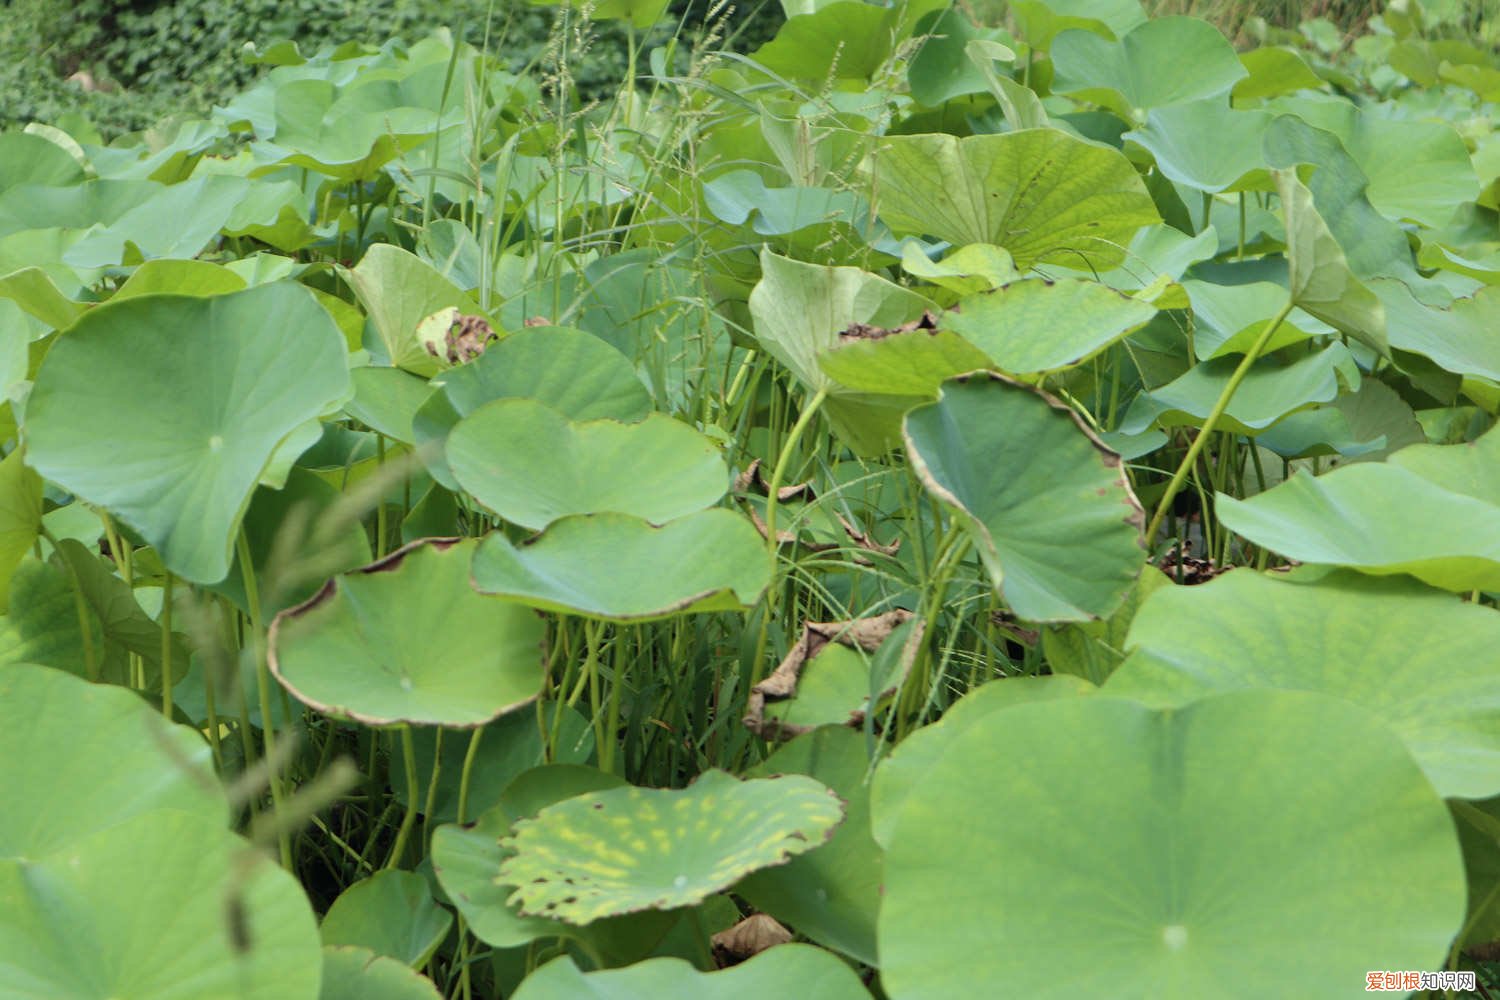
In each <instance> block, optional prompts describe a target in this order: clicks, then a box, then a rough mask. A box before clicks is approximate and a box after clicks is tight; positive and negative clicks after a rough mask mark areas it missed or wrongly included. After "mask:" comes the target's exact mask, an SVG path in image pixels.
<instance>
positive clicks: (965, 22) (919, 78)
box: [906, 7, 1015, 107]
mask: <svg viewBox="0 0 1500 1000" xmlns="http://www.w3.org/2000/svg"><path fill="white" fill-rule="evenodd" d="M915 34H916V36H917V37H918V38H923V36H926V37H925V38H923V41H922V47H921V48H920V49H918V50H917V53H916V55H914V56H912V58H911V62H909V63H908V64H907V67H906V79H907V83H908V84H909V85H910V87H911V96H912V98H913V99H914V100H915V101H916V102H917V103H918V104H925V105H927V106H928V107H936V106H937V105H939V104H942V103H943V102H944V101H946V100H948V99H949V98H952V97H962V96H963V95H965V94H982V93H984V92H985V91H986V90H988V89H989V82H988V81H987V80H986V79H985V75H984V74H983V73H982V72H981V70H980V68H979V66H978V65H977V64H976V63H974V62H973V61H971V60H970V59H969V58H968V54H967V47H968V44H969V43H970V42H971V41H976V40H983V41H991V42H994V43H996V44H999V43H1000V39H1002V38H1005V37H1006V36H1005V34H1004V32H1002V31H999V30H997V29H994V28H980V27H976V26H975V24H974V23H973V22H972V21H971V20H969V18H968V16H967V15H965V14H964V13H963V12H962V11H959V10H957V9H955V8H951V7H950V8H947V9H945V10H938V11H934V12H932V13H931V14H928V15H926V16H924V17H923V18H922V20H921V21H919V22H918V23H917V28H916V32H915ZM1011 59H1012V60H1014V59H1015V53H1014V52H1012V53H1011ZM992 62H993V60H992Z"/></svg>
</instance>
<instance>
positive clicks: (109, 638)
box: [52, 538, 188, 691]
mask: <svg viewBox="0 0 1500 1000" xmlns="http://www.w3.org/2000/svg"><path fill="white" fill-rule="evenodd" d="M52 561H53V562H54V564H56V565H57V566H59V567H61V568H65V569H66V571H67V577H68V580H69V583H70V584H71V588H70V589H74V590H75V591H76V596H77V598H78V599H80V600H81V601H82V603H83V605H84V607H85V608H86V609H87V611H89V612H92V619H93V620H94V621H97V622H98V623H99V639H100V640H101V641H100V642H99V643H96V644H95V646H94V649H95V654H96V655H98V656H99V659H100V669H101V673H102V676H103V677H104V678H108V679H114V678H121V679H123V678H126V677H129V676H130V675H131V663H130V660H131V659H132V658H133V657H134V658H138V659H139V661H140V662H139V670H140V673H141V675H142V676H143V677H144V678H145V681H146V685H147V687H149V688H150V689H151V690H154V691H160V690H161V664H162V658H161V657H162V648H161V641H162V634H161V626H160V625H158V624H157V623H156V622H155V621H153V620H152V619H151V617H150V616H149V615H147V614H146V612H145V611H144V610H143V609H142V608H141V605H140V603H139V602H138V601H137V600H136V592H135V590H133V589H132V588H131V587H130V586H129V585H127V584H126V583H125V581H124V580H122V579H120V577H118V576H117V575H115V567H114V565H113V564H112V563H110V562H109V561H108V560H106V559H104V558H102V557H101V556H100V555H99V554H98V553H97V552H94V551H90V550H89V549H88V548H85V547H84V546H83V544H82V543H80V542H79V541H78V540H76V539H73V538H59V539H58V540H57V546H56V549H55V554H54V555H53V557H52ZM76 617H77V611H76V609H75V614H74V619H75V621H76ZM90 624H91V625H92V622H91V623H90ZM70 666H71V665H70ZM187 668H188V650H187V647H186V646H185V645H184V644H183V643H182V641H181V639H180V638H179V637H175V636H174V637H173V641H172V682H173V683H174V684H175V683H176V682H177V681H178V680H180V679H181V678H182V676H183V675H184V674H185V673H186V672H187Z"/></svg>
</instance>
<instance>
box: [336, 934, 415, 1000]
mask: <svg viewBox="0 0 1500 1000" xmlns="http://www.w3.org/2000/svg"><path fill="white" fill-rule="evenodd" d="M318 1000H442V994H441V993H439V992H438V991H437V987H436V986H433V985H432V980H430V979H428V978H427V977H425V976H421V975H418V974H417V973H415V972H413V971H412V970H411V969H409V968H408V967H406V966H405V965H402V964H401V963H400V962H398V961H396V960H395V959H394V958H389V957H387V956H385V955H378V954H376V953H375V952H373V951H371V950H370V949H368V948H357V947H352V946H340V947H336V948H335V947H328V948H324V949H323V988H322V991H321V992H319V993H318Z"/></svg>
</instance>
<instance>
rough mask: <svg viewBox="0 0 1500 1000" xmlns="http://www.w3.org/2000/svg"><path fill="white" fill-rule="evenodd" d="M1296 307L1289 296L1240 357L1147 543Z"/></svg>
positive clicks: (1160, 507)
mask: <svg viewBox="0 0 1500 1000" xmlns="http://www.w3.org/2000/svg"><path fill="white" fill-rule="evenodd" d="M1292 307H1293V302H1292V300H1291V299H1290V298H1289V299H1287V301H1286V305H1284V306H1282V307H1281V311H1280V312H1278V313H1277V314H1276V315H1275V317H1274V318H1272V320H1271V322H1270V323H1268V324H1267V325H1266V328H1265V329H1264V330H1262V331H1261V334H1260V336H1259V337H1257V338H1255V343H1254V344H1252V345H1251V346H1250V350H1248V351H1246V352H1245V356H1244V358H1242V359H1241V360H1240V363H1239V367H1237V368H1236V369H1235V370H1234V374H1233V375H1231V376H1229V383H1228V384H1227V385H1225V386H1224V391H1223V392H1221V393H1219V398H1218V401H1217V402H1215V403H1214V408H1213V409H1212V410H1210V411H1209V414H1208V419H1207V420H1205V421H1204V422H1203V427H1202V429H1201V430H1199V431H1198V436H1197V437H1195V438H1194V439H1193V443H1192V444H1191V445H1189V446H1188V451H1187V454H1186V455H1184V456H1183V458H1182V464H1181V465H1179V466H1178V467H1177V472H1176V473H1175V474H1174V475H1173V476H1172V481H1171V482H1169V483H1167V491H1166V492H1165V493H1163V494H1162V498H1161V503H1159V504H1158V505H1157V507H1156V514H1155V515H1154V516H1153V517H1152V518H1151V524H1150V525H1149V526H1148V527H1147V528H1146V544H1147V545H1148V546H1149V545H1150V544H1151V543H1152V539H1154V538H1156V532H1157V529H1158V528H1160V527H1161V522H1162V519H1163V518H1164V517H1166V516H1167V511H1169V510H1171V509H1172V501H1173V500H1174V499H1175V498H1176V496H1177V491H1178V490H1180V489H1182V484H1183V482H1184V481H1185V480H1186V479H1187V476H1188V473H1189V472H1190V471H1192V468H1193V463H1194V462H1196V461H1197V460H1198V455H1199V453H1200V452H1202V451H1203V448H1204V446H1205V445H1207V444H1208V440H1209V437H1210V436H1211V435H1212V434H1213V431H1214V428H1215V427H1216V426H1217V425H1218V423H1219V418H1220V417H1222V416H1224V411H1225V410H1227V409H1228V408H1229V401H1230V400H1232V399H1233V398H1234V393H1235V390H1237V389H1239V387H1240V383H1241V382H1243V381H1245V376H1246V375H1248V374H1250V366H1251V365H1253V364H1255V362H1256V359H1257V358H1259V357H1260V353H1261V352H1262V351H1264V350H1265V349H1266V345H1267V344H1269V343H1270V342H1271V337H1272V336H1274V335H1275V333H1276V331H1277V329H1279V328H1280V327H1281V324H1282V323H1283V322H1285V320H1286V318H1287V316H1289V315H1291V312H1292Z"/></svg>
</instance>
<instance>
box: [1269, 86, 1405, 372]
mask: <svg viewBox="0 0 1500 1000" xmlns="http://www.w3.org/2000/svg"><path fill="white" fill-rule="evenodd" d="M1261 146H1262V149H1263V151H1264V153H1265V161H1266V163H1267V165H1269V166H1271V167H1273V168H1275V169H1276V170H1278V171H1281V172H1283V173H1291V172H1292V171H1293V170H1294V169H1295V170H1296V175H1295V176H1289V177H1286V178H1285V179H1284V180H1277V179H1276V175H1275V174H1273V175H1272V177H1273V180H1276V183H1277V189H1278V191H1280V189H1281V186H1282V185H1283V184H1287V185H1288V187H1289V188H1290V189H1291V190H1293V191H1296V187H1297V185H1299V184H1300V185H1301V186H1303V187H1305V188H1306V189H1307V190H1306V191H1305V192H1297V193H1296V197H1295V200H1296V202H1297V203H1296V204H1294V205H1293V206H1292V211H1293V212H1294V213H1295V214H1296V215H1297V216H1298V217H1294V218H1290V219H1289V220H1288V222H1287V225H1286V232H1287V248H1288V253H1289V254H1292V253H1298V252H1300V253H1301V254H1302V255H1303V256H1304V257H1305V258H1306V260H1305V261H1304V262H1303V263H1302V264H1301V265H1300V268H1301V269H1302V270H1304V271H1306V270H1309V269H1317V270H1325V269H1326V270H1328V271H1329V272H1330V273H1329V274H1328V275H1327V276H1322V275H1320V276H1319V282H1320V283H1323V284H1327V285H1330V286H1332V287H1331V288H1330V289H1329V290H1328V291H1327V292H1326V293H1325V295H1324V296H1323V297H1324V298H1328V299H1329V300H1330V301H1337V298H1338V294H1337V293H1338V292H1339V291H1341V286H1339V285H1338V284H1337V283H1335V282H1334V278H1333V273H1334V272H1335V271H1336V269H1335V268H1333V266H1332V263H1331V262H1333V261H1334V260H1336V258H1335V257H1334V253H1333V251H1334V250H1335V249H1336V250H1337V251H1338V252H1340V253H1342V254H1343V255H1344V256H1343V260H1342V262H1341V263H1342V265H1343V267H1344V268H1345V269H1346V270H1347V271H1348V272H1350V273H1352V274H1353V275H1354V277H1355V278H1357V279H1359V280H1360V281H1367V280H1370V279H1373V278H1378V277H1387V278H1398V279H1400V280H1402V281H1407V282H1410V283H1411V284H1412V285H1413V286H1414V287H1415V286H1417V285H1420V284H1421V283H1422V281H1421V278H1420V276H1419V275H1418V274H1417V272H1416V270H1415V269H1414V268H1413V267H1412V262H1411V245H1410V244H1409V242H1408V241H1407V238H1406V233H1405V232H1404V231H1403V230H1402V229H1401V227H1400V226H1398V225H1397V224H1396V223H1394V222H1391V221H1390V220H1389V219H1386V218H1385V217H1384V216H1382V215H1381V214H1380V212H1379V210H1377V209H1376V208H1375V206H1374V205H1372V204H1371V203H1370V198H1369V193H1370V179H1369V176H1368V175H1367V174H1366V173H1365V172H1364V170H1362V169H1361V168H1360V165H1359V164H1358V163H1357V162H1356V161H1355V159H1354V157H1352V156H1350V155H1349V151H1348V150H1346V149H1345V148H1344V145H1343V143H1341V142H1340V141H1339V139H1338V136H1336V135H1334V134H1333V133H1332V132H1329V131H1326V130H1324V129H1319V128H1315V127H1313V126H1312V125H1309V124H1308V123H1307V122H1305V121H1303V120H1302V119H1301V118H1298V117H1296V116H1294V115H1286V114H1284V115H1280V116H1278V117H1277V118H1276V119H1275V120H1274V121H1272V122H1271V124H1270V125H1269V126H1267V128H1266V133H1265V137H1264V139H1263V140H1262V143H1261ZM1309 195H1310V197H1309ZM1286 201H1287V198H1286V195H1285V194H1284V193H1283V194H1282V202H1283V204H1282V211H1283V214H1285V213H1286V211H1287V210H1288V208H1287V205H1286ZM1296 240H1301V241H1302V244H1303V246H1302V248H1301V250H1300V251H1299V250H1298V247H1297V244H1296V242H1294V241H1296ZM1329 243H1331V244H1332V245H1331V246H1328V244H1329ZM1325 247H1326V249H1325ZM1313 250H1316V251H1317V253H1313V252H1312V251H1313ZM1325 256H1326V257H1328V259H1329V262H1330V263H1324V262H1323V259H1322V258H1323V257H1325ZM1292 269H1293V272H1294V280H1293V282H1292V285H1293V288H1296V287H1297V285H1298V281H1297V279H1296V277H1295V275H1296V272H1297V271H1298V269H1299V265H1296V264H1294V265H1293V268H1292ZM1348 294H1350V295H1352V294H1354V293H1353V292H1352V291H1351V292H1350V293H1348ZM1350 301H1351V302H1352V301H1353V300H1352V299H1351V300H1350ZM1298 304H1299V305H1301V304H1302V303H1300V302H1299V303H1298ZM1304 308H1306V306H1305V305H1304ZM1308 311H1309V312H1312V310H1310V309H1309V310H1308ZM1314 315H1316V313H1314ZM1320 318H1322V317H1320ZM1329 322H1332V320H1329ZM1335 325H1337V324H1335ZM1350 333H1353V331H1352V330H1351V331H1350ZM1372 346H1373V345H1372Z"/></svg>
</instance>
